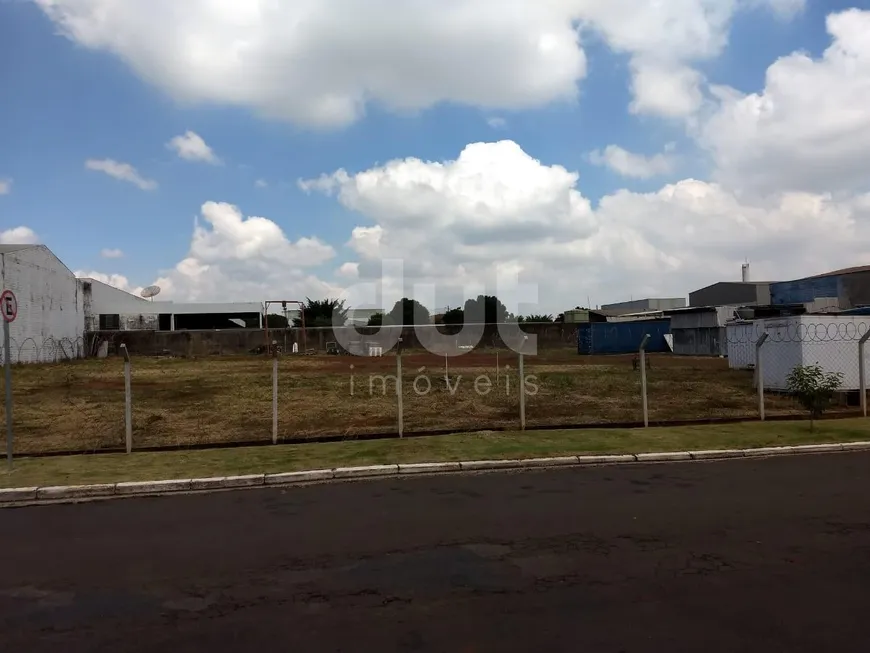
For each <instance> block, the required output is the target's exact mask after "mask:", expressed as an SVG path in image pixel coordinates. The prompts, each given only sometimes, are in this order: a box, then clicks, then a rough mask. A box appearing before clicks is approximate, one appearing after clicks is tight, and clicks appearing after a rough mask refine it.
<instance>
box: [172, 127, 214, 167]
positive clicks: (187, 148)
mask: <svg viewBox="0 0 870 653" xmlns="http://www.w3.org/2000/svg"><path fill="white" fill-rule="evenodd" d="M166 147H168V148H169V149H170V150H172V151H173V152H175V153H176V154H177V155H178V156H179V157H181V158H182V159H185V160H187V161H204V162H205V163H211V164H212V165H217V164H219V163H220V162H221V160H220V159H219V158H218V156H217V155H216V154H215V153H214V151H213V150H212V149H211V147H209V146H208V144H207V143H206V142H205V141H204V140H203V138H202V136H200V135H199V134H197V133H196V132H192V131H190V130H188V131H186V132H184V134H181V135H179V136H175V137H173V138H172V140H170V141H169V142H168V143H167V144H166Z"/></svg>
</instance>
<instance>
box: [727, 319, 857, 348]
mask: <svg viewBox="0 0 870 653" xmlns="http://www.w3.org/2000/svg"><path fill="white" fill-rule="evenodd" d="M868 330H870V321H861V322H859V321H857V320H856V321H848V322H831V321H824V322H803V321H794V320H790V319H788V318H782V319H781V320H780V319H779V318H777V319H776V320H774V319H771V318H768V319H767V320H763V321H762V320H755V321H752V322H737V323H732V324H729V325H726V326H725V340H726V342H727V343H728V344H752V343H755V342H757V341H758V339H759V338H760V337H761V335H762V334H763V333H767V334H768V336H767V337H768V342H804V343H826V342H851V341H858V340H860V339H861V337H862V336H863V335H864V334H866V333H867V331H868Z"/></svg>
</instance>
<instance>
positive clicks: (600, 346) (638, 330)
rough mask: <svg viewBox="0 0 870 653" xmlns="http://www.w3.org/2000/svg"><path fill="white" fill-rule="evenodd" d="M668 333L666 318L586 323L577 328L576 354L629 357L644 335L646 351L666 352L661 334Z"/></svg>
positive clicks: (667, 319) (666, 346) (669, 324)
mask: <svg viewBox="0 0 870 653" xmlns="http://www.w3.org/2000/svg"><path fill="white" fill-rule="evenodd" d="M670 331H671V320H670V318H665V319H656V320H632V321H627V322H587V323H585V324H578V325H577V353H579V354H630V353H633V352H636V351H637V349H638V347H640V341H641V340H643V337H644V335H645V334H647V333H648V334H649V336H650V339H649V342H648V343H647V346H646V350H647V351H649V352H666V351H670V349H669V348H668V343H667V342H666V341H665V334H668V333H670Z"/></svg>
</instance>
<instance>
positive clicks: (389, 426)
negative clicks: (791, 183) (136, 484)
mask: <svg viewBox="0 0 870 653" xmlns="http://www.w3.org/2000/svg"><path fill="white" fill-rule="evenodd" d="M868 324H870V320H867V321H850V320H840V321H835V320H833V321H832V320H830V319H822V318H819V319H816V320H810V319H808V318H804V319H802V320H800V321H796V320H780V321H774V320H767V321H764V322H762V321H756V322H750V323H733V324H729V325H728V326H727V327H725V328H723V329H722V334H721V336H720V337H721V342H722V344H723V345H724V346H725V353H724V354H722V355H721V356H684V355H675V354H673V353H667V352H654V353H649V352H648V351H644V352H641V351H640V350H639V347H640V344H641V343H640V342H638V343H637V345H636V347H635V349H636V351H633V352H627V353H624V354H612V355H595V354H591V355H580V354H578V353H577V345H576V342H575V343H573V344H572V345H565V346H563V347H550V348H545V349H543V350H538V352H537V354H536V355H524V356H522V359H521V358H520V355H519V354H517V353H516V352H515V351H512V350H510V349H505V348H503V347H499V346H493V345H494V344H496V345H497V344H498V343H483V344H481V345H478V346H477V347H476V348H474V349H470V348H468V347H469V346H468V345H462V344H461V343H458V341H457V344H456V346H455V347H454V348H452V349H451V350H450V351H445V352H441V353H438V354H436V353H431V352H427V351H424V350H420V349H414V350H405V351H403V352H402V353H401V356H397V354H396V352H395V351H380V352H378V351H377V350H375V351H374V352H366V353H375V354H378V353H380V354H381V355H371V356H369V355H366V356H353V355H346V354H340V353H339V354H336V355H324V354H320V355H312V356H305V355H302V354H292V353H280V354H278V355H276V356H275V357H274V358H272V357H269V356H264V355H262V354H243V355H234V356H204V357H187V356H177V355H172V354H165V355H163V354H159V353H158V354H154V355H149V356H145V355H136V354H135V353H133V355H132V357H131V363H130V377H131V378H130V403H131V411H130V414H131V430H132V446H133V449H134V450H136V449H140V450H141V449H147V448H156V447H190V446H206V445H211V444H222V443H229V442H232V443H239V442H250V443H254V442H270V441H273V440H274V441H277V442H290V441H306V440H322V439H339V438H348V437H357V436H371V435H389V434H397V433H398V432H399V431H400V430H401V431H402V433H403V434H405V435H410V434H413V433H420V432H429V433H432V432H455V431H479V430H492V429H519V428H522V427H523V426H524V427H525V428H527V429H528V428H536V427H544V426H547V427H553V426H566V427H567V426H596V425H600V426H615V425H621V426H642V425H644V424H649V425H650V426H654V425H661V424H675V423H688V422H702V421H710V420H739V419H760V418H762V417H763V418H765V419H771V418H783V417H788V416H795V417H797V416H800V415H802V414H803V410H802V408H801V407H800V406H799V405H798V403H797V402H796V401H795V400H794V398H793V397H791V396H790V395H789V394H788V393H787V392H786V390H787V378H788V374H789V373H790V372H791V371H792V370H793V369H794V368H795V367H797V366H799V365H809V364H816V363H818V364H819V365H820V366H821V367H822V368H823V369H824V370H826V371H829V372H835V373H838V374H841V375H842V380H843V382H842V385H841V388H840V390H841V392H840V393H839V394H838V395H837V397H836V401H835V403H834V405H833V406H832V407H831V409H830V412H831V413H832V414H834V415H837V414H842V415H846V414H853V415H854V414H860V413H859V410H860V409H859V406H860V396H861V393H860V389H861V385H862V383H861V379H862V374H861V365H860V364H859V362H860V360H861V356H860V355H861V354H864V353H865V352H864V349H865V348H864V340H862V339H866V337H867V336H866V334H867V333H868V332H870V331H868V328H867V327H868ZM765 334H766V335H765ZM647 344H648V342H647ZM114 351H115V349H114V346H113V348H109V349H108V350H107V346H106V345H103V344H101V341H94V342H91V341H90V340H87V339H83V340H82V341H70V342H63V341H59V342H54V341H45V342H42V343H38V344H37V343H30V342H27V343H13V347H12V354H13V355H12V360H13V361H14V362H16V363H17V362H29V361H42V362H43V364H33V365H16V366H15V368H14V371H13V384H12V389H13V406H14V428H15V451H16V453H17V454H24V453H43V452H60V451H69V452H81V451H97V450H124V448H125V428H126V419H125V398H126V391H125V379H124V363H123V359H122V358H121V357H120V356H117V355H115V354H114ZM78 352H82V354H83V355H84V354H87V357H85V358H78V359H77V358H76V357H75V355H74V354H76V353H78ZM98 355H99V356H106V357H105V358H102V357H98ZM866 364H867V361H866V355H865V356H864V365H865V367H866ZM521 366H522V372H521ZM758 378H761V379H762V383H761V384H760V387H759V383H758ZM397 388H399V389H400V392H397ZM521 388H524V392H521ZM865 394H866V393H865ZM0 423H2V420H0Z"/></svg>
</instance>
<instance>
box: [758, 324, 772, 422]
mask: <svg viewBox="0 0 870 653" xmlns="http://www.w3.org/2000/svg"><path fill="white" fill-rule="evenodd" d="M769 335H770V334H769V333H767V332H764V333H762V334H761V335H760V336H759V338H758V341H757V342H756V343H755V385H756V386H757V387H758V415H759V417H761V421H762V422H763V421H764V367H763V364H762V362H761V347H762V345H764V343H765V342H766V341H767V338H768V336H769Z"/></svg>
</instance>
